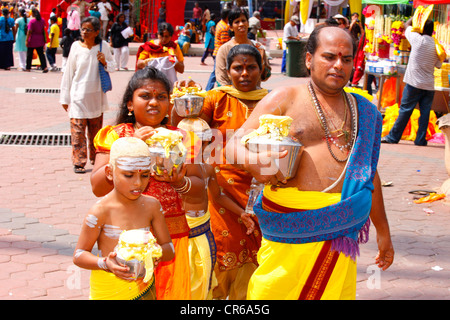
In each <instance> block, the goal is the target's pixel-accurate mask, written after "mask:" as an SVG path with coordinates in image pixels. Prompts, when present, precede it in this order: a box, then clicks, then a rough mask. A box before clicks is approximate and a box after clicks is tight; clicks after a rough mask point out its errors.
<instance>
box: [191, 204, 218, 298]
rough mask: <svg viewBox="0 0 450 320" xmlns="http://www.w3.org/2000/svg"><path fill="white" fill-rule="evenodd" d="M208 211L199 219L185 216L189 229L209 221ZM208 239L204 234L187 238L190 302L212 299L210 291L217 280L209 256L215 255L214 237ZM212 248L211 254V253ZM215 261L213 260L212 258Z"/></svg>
mask: <svg viewBox="0 0 450 320" xmlns="http://www.w3.org/2000/svg"><path fill="white" fill-rule="evenodd" d="M210 217H211V216H210V213H209V211H208V212H206V213H205V214H204V215H203V216H201V217H195V218H194V217H191V216H188V215H186V220H187V222H188V225H189V228H191V230H192V229H194V228H196V227H199V226H201V225H204V224H205V223H209V220H210ZM211 238H212V239H211V240H210V239H208V237H207V235H206V234H201V235H199V236H196V237H192V238H191V237H189V262H190V269H191V299H192V300H206V299H208V300H210V299H212V290H213V289H214V288H215V287H216V286H217V279H216V276H215V274H214V266H213V264H212V260H211V255H216V245H215V243H210V241H214V237H213V236H212V237H211ZM211 248H213V252H211ZM214 260H215V258H214Z"/></svg>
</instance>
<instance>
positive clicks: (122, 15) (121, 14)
mask: <svg viewBox="0 0 450 320" xmlns="http://www.w3.org/2000/svg"><path fill="white" fill-rule="evenodd" d="M120 17H125V14H124V13H123V12H121V13H119V14H118V15H117V16H116V22H117V23H119V19H120ZM123 23H125V20H124V21H123ZM125 24H126V23H125Z"/></svg>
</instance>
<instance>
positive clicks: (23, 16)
mask: <svg viewBox="0 0 450 320" xmlns="http://www.w3.org/2000/svg"><path fill="white" fill-rule="evenodd" d="M19 14H20V16H21V17H22V18H23V21H24V22H25V34H27V31H28V21H27V20H28V18H27V12H26V10H25V9H23V8H22V9H20V10H19Z"/></svg>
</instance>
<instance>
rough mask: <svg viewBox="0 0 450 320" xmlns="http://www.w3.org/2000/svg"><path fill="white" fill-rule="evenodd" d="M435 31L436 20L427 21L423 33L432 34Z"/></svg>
mask: <svg viewBox="0 0 450 320" xmlns="http://www.w3.org/2000/svg"><path fill="white" fill-rule="evenodd" d="M433 32H434V22H433V21H432V20H427V21H425V25H424V26H423V31H422V34H423V35H427V36H430V37H431V36H432V35H433Z"/></svg>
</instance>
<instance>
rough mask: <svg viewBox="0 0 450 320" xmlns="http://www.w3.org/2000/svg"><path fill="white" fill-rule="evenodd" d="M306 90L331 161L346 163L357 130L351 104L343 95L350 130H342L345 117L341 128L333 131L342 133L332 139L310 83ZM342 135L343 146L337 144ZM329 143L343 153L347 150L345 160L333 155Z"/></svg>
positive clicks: (354, 112)
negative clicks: (348, 112) (323, 132)
mask: <svg viewBox="0 0 450 320" xmlns="http://www.w3.org/2000/svg"><path fill="white" fill-rule="evenodd" d="M308 90H309V93H310V96H311V102H312V105H313V106H314V110H315V111H316V115H317V118H318V119H319V122H320V125H321V126H322V129H323V130H324V131H325V140H326V142H327V147H328V151H329V152H330V154H331V156H332V157H333V159H334V160H336V161H337V162H345V161H347V160H348V157H349V156H350V151H351V149H352V146H353V142H354V141H355V138H356V130H357V123H356V122H357V119H356V111H355V108H354V106H353V103H352V102H351V100H349V99H348V96H347V95H346V94H345V93H344V94H343V95H344V103H345V108H349V109H350V115H351V127H350V128H351V129H350V130H351V131H350V132H348V131H347V130H343V128H344V125H345V122H346V117H345V119H344V123H343V124H342V128H341V129H338V130H336V131H334V132H337V131H342V133H341V134H340V135H338V136H337V137H336V138H334V137H332V136H331V132H330V129H329V128H328V124H327V119H326V117H325V114H324V112H323V110H322V107H321V106H320V102H319V99H317V96H316V93H315V91H314V88H313V86H312V84H311V82H309V83H308ZM342 135H344V137H345V140H346V142H347V143H346V144H345V145H340V144H338V142H337V140H338V138H339V137H341V136H342ZM330 141H331V142H332V143H333V144H334V145H335V146H336V147H337V148H338V149H339V150H341V151H344V149H348V153H347V156H346V157H345V159H339V158H338V157H337V156H336V155H335V154H334V152H333V150H332V149H331V145H330Z"/></svg>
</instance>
